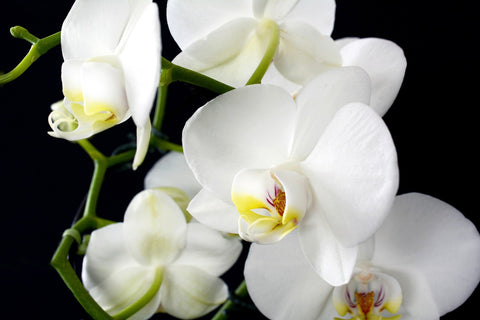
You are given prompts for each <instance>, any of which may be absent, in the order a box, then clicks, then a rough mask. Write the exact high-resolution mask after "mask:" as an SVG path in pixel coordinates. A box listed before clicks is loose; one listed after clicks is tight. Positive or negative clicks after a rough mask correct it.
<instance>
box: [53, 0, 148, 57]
mask: <svg viewBox="0 0 480 320" xmlns="http://www.w3.org/2000/svg"><path fill="white" fill-rule="evenodd" d="M148 2H151V1H148V0H140V1H134V0H99V1H88V0H77V1H75V2H74V4H73V6H72V8H71V9H70V12H69V13H68V15H67V17H66V18H65V21H64V22H63V25H62V33H61V37H62V39H61V44H62V53H63V57H64V59H65V60H69V59H88V58H91V57H95V56H105V55H111V54H113V53H114V51H115V48H116V47H117V45H118V43H119V42H120V40H121V37H122V35H123V32H124V29H125V27H126V26H127V24H128V22H129V20H130V17H131V14H132V12H133V11H134V8H135V7H138V6H144V5H145V3H148Z"/></svg>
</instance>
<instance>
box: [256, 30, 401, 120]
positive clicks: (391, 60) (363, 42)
mask: <svg viewBox="0 0 480 320" xmlns="http://www.w3.org/2000/svg"><path fill="white" fill-rule="evenodd" d="M335 45H336V50H337V51H338V53H339V55H340V56H341V63H340V65H341V66H358V67H361V68H362V69H364V70H365V71H366V72H367V73H368V75H369V77H370V79H371V81H372V87H371V88H372V93H371V94H372V97H371V99H370V107H371V108H373V109H374V110H375V111H377V113H378V114H379V115H380V116H383V115H384V114H385V113H386V112H387V111H388V109H389V108H390V106H391V105H392V103H393V101H394V100H395V98H396V96H397V94H398V92H399V90H400V87H401V85H402V82H403V78H404V76H405V69H406V67H407V61H406V59H405V56H404V54H403V50H402V49H401V48H400V47H399V46H398V45H397V44H395V43H394V42H392V41H389V40H385V39H379V38H364V39H358V38H344V39H339V40H336V41H335ZM310 70H311V71H310V72H311V73H308V76H305V77H304V79H303V80H304V81H303V82H294V81H290V80H288V79H287V77H285V76H284V75H282V74H281V73H280V72H279V71H278V70H277V69H276V65H275V64H272V65H271V66H270V68H269V69H268V70H267V72H266V73H265V76H264V77H263V79H262V83H266V84H275V85H278V86H281V87H282V88H284V89H286V90H288V91H289V92H290V93H292V94H296V93H297V92H298V90H299V89H300V88H301V87H302V85H304V84H305V80H308V79H310V78H311V77H312V76H313V75H314V71H315V69H313V68H312V69H310ZM304 74H305V75H307V73H304Z"/></svg>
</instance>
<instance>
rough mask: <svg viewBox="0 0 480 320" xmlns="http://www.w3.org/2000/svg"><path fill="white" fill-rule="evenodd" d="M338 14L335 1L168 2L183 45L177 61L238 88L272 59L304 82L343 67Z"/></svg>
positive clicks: (171, 21) (173, 31)
mask: <svg viewBox="0 0 480 320" xmlns="http://www.w3.org/2000/svg"><path fill="white" fill-rule="evenodd" d="M334 18H335V1H334V0H315V1H311V0H229V1H224V0H169V1H168V6H167V21H168V26H169V29H170V32H171V34H172V36H173V38H174V39H175V41H176V42H177V44H178V45H179V46H180V48H181V49H182V52H181V53H180V54H179V55H178V56H177V57H176V58H175V59H174V60H173V62H174V63H176V64H178V65H180V66H183V67H186V68H189V69H193V70H195V71H198V72H201V73H204V74H206V75H208V76H210V77H212V78H215V79H217V80H220V81H222V82H225V83H227V84H229V85H232V86H234V87H240V86H243V85H245V84H246V83H247V82H249V80H250V79H251V78H252V76H254V74H255V73H256V71H257V68H258V67H259V66H262V65H266V66H267V67H268V64H269V63H270V61H271V59H272V58H273V61H274V64H275V66H276V67H277V68H278V70H279V71H280V72H281V73H282V74H283V75H284V76H286V77H287V78H288V79H289V80H291V81H295V82H301V83H305V82H306V81H307V80H309V79H311V78H312V77H313V76H314V75H316V74H318V73H319V72H321V71H324V70H328V69H330V68H333V67H337V66H340V65H341V64H342V63H341V56H340V54H339V52H338V49H337V48H336V46H335V44H334V41H333V40H332V39H331V38H330V37H329V35H330V34H331V32H332V29H333V23H334ZM260 68H261V67H260ZM260 73H261V72H260Z"/></svg>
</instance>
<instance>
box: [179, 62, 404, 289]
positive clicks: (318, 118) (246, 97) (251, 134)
mask: <svg viewBox="0 0 480 320" xmlns="http://www.w3.org/2000/svg"><path fill="white" fill-rule="evenodd" d="M369 87H370V80H369V78H368V75H367V74H366V73H365V72H364V71H363V70H362V69H360V68H355V67H345V68H338V69H334V70H331V71H328V72H325V73H322V74H321V75H319V76H318V77H316V78H315V79H313V80H312V81H311V82H310V83H309V84H307V85H306V86H305V87H304V88H303V89H302V90H301V91H300V93H299V94H298V96H297V98H296V99H293V98H292V96H291V95H290V94H289V93H288V92H287V91H285V90H283V89H282V88H280V87H276V86H269V85H252V86H247V87H242V88H239V89H235V90H233V91H230V92H228V93H226V94H223V95H221V96H219V97H217V98H215V99H213V100H211V101H210V102H208V103H207V104H206V105H205V106H203V107H202V108H200V109H199V110H197V112H196V113H195V114H194V115H193V116H192V117H191V118H190V119H189V120H188V121H187V123H186V125H185V128H184V131H183V146H184V152H185V158H186V160H187V163H188V164H189V166H190V168H191V169H192V171H193V173H194V174H195V176H196V178H197V180H198V181H199V183H200V184H201V185H202V187H203V189H202V190H201V191H200V192H199V193H198V194H197V195H196V196H195V198H194V199H193V200H192V201H191V202H190V205H189V208H188V211H189V212H190V213H191V214H192V215H193V216H194V217H195V218H196V219H197V220H198V221H200V222H201V223H204V224H206V225H209V226H211V227H213V228H216V229H219V230H222V231H225V232H230V233H239V234H240V236H241V237H242V238H243V239H246V240H249V241H253V242H258V243H272V242H276V241H280V240H281V239H282V238H283V237H285V236H286V235H287V234H288V233H290V232H291V231H293V230H294V229H296V228H298V233H299V237H300V243H301V247H302V250H303V252H304V253H305V254H306V256H307V257H308V259H309V260H310V262H311V263H312V265H313V266H314V268H315V269H316V270H317V271H318V272H319V274H320V275H322V276H323V277H324V278H325V279H326V281H328V282H330V283H332V284H334V285H339V284H343V283H346V282H347V281H348V279H349V278H350V275H351V272H352V271H353V267H354V264H355V261H356V254H357V248H356V245H357V244H358V243H360V242H362V241H364V240H366V239H367V238H369V237H370V236H371V235H372V234H373V233H374V232H375V231H376V229H377V228H378V227H379V226H380V224H381V223H382V221H383V220H384V218H385V216H386V214H387V213H388V211H389V209H390V206H391V204H392V202H393V199H394V196H395V193H396V190H397V186H398V166H397V158H396V151H395V147H394V144H393V141H392V138H391V136H390V133H389V132H388V129H387V127H386V126H385V124H384V122H383V121H382V119H381V118H380V117H379V116H378V115H377V114H376V113H375V112H374V111H373V110H372V109H371V108H369V107H368V106H367V104H368V101H369V99H370V89H369Z"/></svg>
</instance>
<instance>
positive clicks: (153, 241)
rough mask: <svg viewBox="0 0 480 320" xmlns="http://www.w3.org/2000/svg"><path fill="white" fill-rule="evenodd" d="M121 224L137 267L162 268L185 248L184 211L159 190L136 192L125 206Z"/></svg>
mask: <svg viewBox="0 0 480 320" xmlns="http://www.w3.org/2000/svg"><path fill="white" fill-rule="evenodd" d="M124 221H125V222H124V234H125V242H126V246H127V249H128V251H129V252H130V254H131V255H132V256H133V257H134V258H135V259H136V260H137V261H138V262H139V263H140V264H144V265H164V264H166V263H169V262H171V261H172V260H173V259H174V258H175V257H177V255H178V254H179V252H180V251H181V250H182V249H183V248H184V246H185V241H186V234H185V232H186V221H185V217H184V215H183V212H182V210H181V209H180V208H179V207H178V205H177V204H176V203H175V201H173V199H171V198H170V197H169V196H167V195H166V194H165V193H163V192H161V191H159V190H155V189H149V190H144V191H142V192H140V193H138V194H137V195H136V196H135V197H134V198H133V199H132V201H131V202H130V204H129V205H128V208H127V211H126V212H125V218H124Z"/></svg>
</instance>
